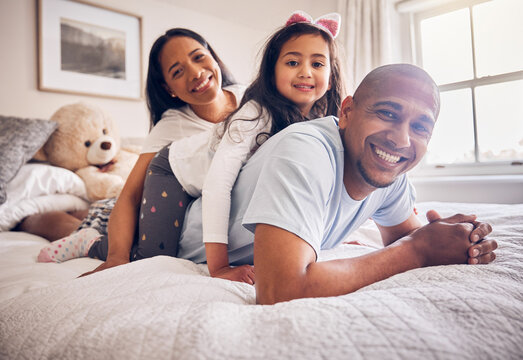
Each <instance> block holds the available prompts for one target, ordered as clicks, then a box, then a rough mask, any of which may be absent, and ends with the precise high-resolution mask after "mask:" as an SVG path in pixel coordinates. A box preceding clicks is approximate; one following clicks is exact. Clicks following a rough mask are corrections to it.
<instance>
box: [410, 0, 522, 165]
mask: <svg viewBox="0 0 523 360" xmlns="http://www.w3.org/2000/svg"><path fill="white" fill-rule="evenodd" d="M432 3H436V2H432ZM521 14H523V1H521V0H490V1H485V0H455V1H452V2H448V1H443V2H439V6H438V7H437V8H432V9H428V10H427V9H424V10H422V11H418V12H416V13H413V14H412V16H411V22H412V25H413V26H412V29H413V30H412V32H413V34H412V35H413V39H414V43H413V47H414V48H415V50H414V58H415V62H416V63H417V64H418V65H420V66H421V67H423V68H424V69H425V70H427V71H428V72H429V74H431V75H432V77H433V78H434V80H435V81H436V83H437V84H438V86H439V87H440V91H441V113H440V116H439V118H438V121H437V123H436V127H435V130H434V134H433V136H432V139H431V142H430V144H429V148H428V151H427V155H426V156H425V159H424V162H425V163H424V166H423V167H422V170H421V172H422V173H426V174H442V175H448V174H492V173H497V174H500V173H504V174H508V173H523V37H522V34H523V22H522V21H520V17H521Z"/></svg>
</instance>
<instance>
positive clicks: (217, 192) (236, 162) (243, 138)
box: [202, 102, 270, 282]
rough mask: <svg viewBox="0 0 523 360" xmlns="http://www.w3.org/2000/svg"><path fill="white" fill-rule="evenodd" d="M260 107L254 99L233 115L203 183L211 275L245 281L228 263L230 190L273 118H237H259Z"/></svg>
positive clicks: (207, 250) (207, 249)
mask: <svg viewBox="0 0 523 360" xmlns="http://www.w3.org/2000/svg"><path fill="white" fill-rule="evenodd" d="M258 109H259V107H258V106H257V105H256V104H255V103H252V102H251V103H247V104H245V105H244V106H243V107H242V109H241V110H240V111H238V113H237V114H236V115H235V117H234V119H232V122H231V126H230V127H229V129H228V130H227V131H226V132H225V134H224V135H223V137H222V139H221V141H220V144H219V145H218V147H217V149H216V153H215V155H214V157H213V160H212V162H211V165H210V167H209V171H208V173H207V175H206V178H205V181H204V184H203V189H202V224H203V241H204V243H205V251H206V254H207V265H208V267H209V272H210V274H211V276H219V277H222V278H226V279H229V280H236V281H244V280H241V279H243V278H245V275H246V274H243V273H242V274H239V273H238V272H239V271H240V270H235V269H233V268H230V267H229V259H228V254H227V243H228V227H229V212H230V207H231V190H232V187H233V185H234V183H235V181H236V177H237V176H238V173H239V172H240V169H241V167H242V165H243V164H244V163H245V162H246V161H247V159H248V158H249V156H250V154H251V152H252V150H253V149H255V148H256V146H257V143H256V137H257V135H258V134H259V133H260V132H264V131H267V130H268V129H270V121H268V119H267V117H263V116H262V117H261V118H260V119H259V120H254V121H243V120H237V121H235V119H253V118H256V117H257V116H258V115H259V110H258ZM249 270H252V269H250V268H249ZM247 282H249V281H247Z"/></svg>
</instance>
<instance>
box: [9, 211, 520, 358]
mask: <svg viewBox="0 0 523 360" xmlns="http://www.w3.org/2000/svg"><path fill="white" fill-rule="evenodd" d="M428 208H436V209H437V210H439V211H440V213H441V214H442V215H448V214H451V213H455V212H464V213H476V214H478V215H479V217H480V219H481V220H482V221H487V222H490V223H492V224H494V232H493V233H492V237H493V238H496V239H497V240H498V242H499V245H500V248H499V250H498V251H497V254H498V258H497V259H496V261H495V262H494V263H492V264H490V265H486V266H485V265H480V266H469V265H453V266H440V267H431V268H423V269H416V270H412V271H408V272H406V273H403V274H399V275H396V276H393V277H391V278H389V279H387V280H384V281H381V282H378V283H376V284H373V285H371V286H367V287H365V288H363V289H360V290H359V291H357V292H355V293H352V294H348V295H345V296H339V297H331V298H316V299H301V300H295V301H290V302H286V303H281V304H277V305H273V306H260V305H255V304H254V303H255V292H254V288H253V287H252V286H249V285H246V284H240V283H233V282H230V281H225V280H220V279H212V278H210V277H209V276H208V275H207V271H206V269H205V266H204V265H196V264H193V263H191V262H189V261H186V260H181V259H174V258H168V257H155V258H152V259H147V260H142V261H137V262H134V263H131V264H128V265H125V266H121V267H118V268H113V269H110V270H107V271H104V272H100V273H97V274H94V275H92V276H88V277H84V278H78V279H75V276H76V275H78V274H80V273H82V272H83V271H87V270H90V269H92V268H94V267H95V266H96V264H98V263H99V261H97V260H92V259H77V260H72V261H69V262H66V263H63V264H35V259H36V254H37V253H38V249H39V248H40V247H41V246H43V244H45V241H44V240H43V239H41V238H37V237H33V236H30V235H27V234H25V235H24V234H19V233H0V253H2V254H4V257H3V259H4V260H3V262H6V261H7V263H5V264H2V265H1V267H0V269H1V271H0V291H1V295H2V296H1V299H2V300H3V301H1V302H0V357H1V358H2V359H33V358H53V359H55V358H57V359H62V358H63V359H229V358H235V359H236V358H237V359H287V358H288V359H291V358H292V359H521V358H522V356H523V281H522V280H523V204H522V205H478V204H469V205H467V204H446V203H426V204H421V205H420V206H419V207H418V209H419V210H420V212H421V211H425V210H427V209H428ZM377 236H378V233H377V230H376V229H375V228H372V227H367V228H365V229H363V230H362V231H359V232H357V233H356V234H354V235H353V236H352V237H351V239H352V240H360V241H363V242H366V243H371V242H372V241H375V240H376V239H377ZM371 250H372V249H371V248H370V247H364V246H356V245H342V246H340V247H339V248H337V249H335V250H332V251H328V252H325V253H323V254H322V259H330V258H337V257H348V256H355V255H359V254H361V253H365V252H368V251H371ZM9 259H14V260H12V261H11V260H9Z"/></svg>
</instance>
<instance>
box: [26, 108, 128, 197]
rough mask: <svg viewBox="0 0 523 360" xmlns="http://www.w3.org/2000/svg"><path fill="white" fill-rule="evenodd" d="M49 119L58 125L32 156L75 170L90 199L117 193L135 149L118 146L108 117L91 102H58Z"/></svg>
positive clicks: (116, 136) (114, 195) (118, 140)
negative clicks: (60, 104)
mask: <svg viewBox="0 0 523 360" xmlns="http://www.w3.org/2000/svg"><path fill="white" fill-rule="evenodd" d="M50 120H51V121H55V122H57V123H58V128H57V130H56V131H55V132H54V133H53V134H52V135H51V136H50V137H49V139H48V140H47V142H46V143H45V144H44V146H43V147H42V148H41V149H40V150H39V151H38V152H37V154H36V155H35V156H34V159H35V160H40V161H47V162H49V164H51V165H54V166H59V167H62V168H65V169H68V170H71V171H73V172H75V173H76V174H77V175H79V176H80V178H82V180H83V181H84V183H85V187H86V189H87V196H88V198H89V200H90V201H96V200H100V199H106V198H111V197H117V196H118V195H119V194H120V192H121V190H122V188H123V185H124V183H125V180H126V179H127V176H128V175H129V173H130V172H131V170H132V168H133V166H134V164H135V163H136V160H137V159H138V149H137V148H130V149H129V150H124V149H121V148H120V137H119V135H118V131H117V128H116V126H115V124H114V122H113V120H112V118H111V117H110V116H109V115H108V114H107V113H106V112H104V111H102V110H101V109H100V108H98V107H96V106H94V105H92V104H88V103H83V102H79V103H74V104H69V105H65V106H62V107H61V108H59V109H58V110H57V111H56V112H55V113H54V114H53V115H52V116H51V118H50ZM130 150H131V151H130Z"/></svg>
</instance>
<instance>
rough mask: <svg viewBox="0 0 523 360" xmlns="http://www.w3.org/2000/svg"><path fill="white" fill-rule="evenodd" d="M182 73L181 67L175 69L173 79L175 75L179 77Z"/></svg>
mask: <svg viewBox="0 0 523 360" xmlns="http://www.w3.org/2000/svg"><path fill="white" fill-rule="evenodd" d="M181 73H182V70H181V69H177V70H174V72H173V76H172V77H173V79H174V78H175V77H177V76H178V75H180V74H181Z"/></svg>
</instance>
